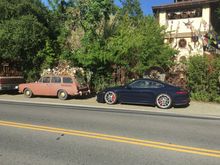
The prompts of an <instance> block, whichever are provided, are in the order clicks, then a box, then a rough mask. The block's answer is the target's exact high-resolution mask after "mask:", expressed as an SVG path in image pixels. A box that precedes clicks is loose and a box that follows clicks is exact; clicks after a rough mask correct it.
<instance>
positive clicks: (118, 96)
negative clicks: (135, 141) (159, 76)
mask: <svg viewBox="0 0 220 165" xmlns="http://www.w3.org/2000/svg"><path fill="white" fill-rule="evenodd" d="M97 102H100V103H107V104H116V103H132V104H148V105H153V106H155V105H156V106H158V107H159V108H162V109H167V108H170V107H172V106H177V105H188V104H189V102H190V98H189V93H188V92H187V91H185V90H183V89H181V88H180V87H176V86H173V85H170V84H167V83H164V82H161V81H158V80H152V79H138V80H134V81H133V82H131V83H130V84H128V85H124V86H119V87H112V88H107V89H105V90H103V91H101V92H99V93H98V95H97Z"/></svg>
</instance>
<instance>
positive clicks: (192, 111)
mask: <svg viewBox="0 0 220 165" xmlns="http://www.w3.org/2000/svg"><path fill="white" fill-rule="evenodd" d="M0 101H13V102H26V103H36V104H52V105H66V106H80V107H95V108H102V109H103V110H105V109H121V110H133V111H148V112H158V113H166V114H175V115H186V116H199V117H214V118H219V119H220V104H215V103H202V102H194V101H192V102H191V103H190V106H189V107H186V108H171V109H167V110H163V109H159V108H156V107H152V106H136V105H127V104H116V105H107V104H102V103H97V102H96V97H91V98H73V99H69V100H65V101H63V100H59V99H58V98H56V97H33V98H25V97H24V96H23V95H22V94H14V95H12V94H0ZM0 104H1V103H0ZM0 108H1V107H0Z"/></svg>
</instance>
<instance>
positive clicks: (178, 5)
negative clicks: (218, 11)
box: [152, 0, 219, 13]
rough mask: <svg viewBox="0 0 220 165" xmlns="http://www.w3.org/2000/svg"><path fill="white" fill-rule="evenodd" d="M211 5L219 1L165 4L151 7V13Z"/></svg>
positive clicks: (208, 0)
mask: <svg viewBox="0 0 220 165" xmlns="http://www.w3.org/2000/svg"><path fill="white" fill-rule="evenodd" d="M213 3H219V0H193V1H182V2H177V3H173V4H166V5H161V6H153V7H152V9H153V12H154V13H156V12H157V11H158V10H159V11H160V10H170V9H176V8H185V7H192V6H194V7H198V6H204V5H209V4H213Z"/></svg>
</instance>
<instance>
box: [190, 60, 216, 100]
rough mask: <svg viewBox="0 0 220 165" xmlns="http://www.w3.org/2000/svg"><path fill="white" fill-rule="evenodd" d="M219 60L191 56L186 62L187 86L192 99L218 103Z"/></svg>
mask: <svg viewBox="0 0 220 165" xmlns="http://www.w3.org/2000/svg"><path fill="white" fill-rule="evenodd" d="M219 71H220V58H219V57H216V58H208V57H203V56H193V57H191V58H190V59H189V61H188V70H187V72H188V86H189V89H190V90H191V96H192V99H195V100H198V101H207V102H208V101H214V102H219V97H220V95H219V80H218V77H219Z"/></svg>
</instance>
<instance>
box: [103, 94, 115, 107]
mask: <svg viewBox="0 0 220 165" xmlns="http://www.w3.org/2000/svg"><path fill="white" fill-rule="evenodd" d="M117 99H118V98H117V94H116V93H115V92H113V91H108V92H106V93H105V96H104V100H105V102H106V103H107V104H110V105H112V104H116V103H117Z"/></svg>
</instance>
